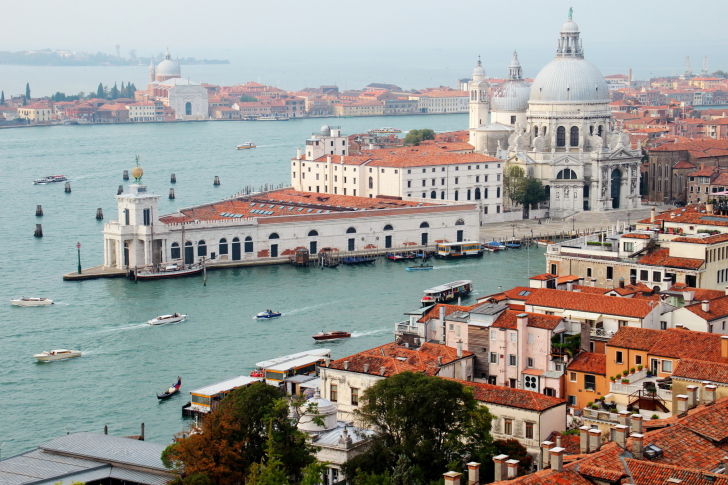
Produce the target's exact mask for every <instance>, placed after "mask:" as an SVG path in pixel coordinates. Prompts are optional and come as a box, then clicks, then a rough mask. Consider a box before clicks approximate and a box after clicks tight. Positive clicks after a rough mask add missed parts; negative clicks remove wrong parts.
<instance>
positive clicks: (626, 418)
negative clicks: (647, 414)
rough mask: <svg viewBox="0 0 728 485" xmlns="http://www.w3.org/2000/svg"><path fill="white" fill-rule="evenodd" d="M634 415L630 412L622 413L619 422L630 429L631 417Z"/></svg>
mask: <svg viewBox="0 0 728 485" xmlns="http://www.w3.org/2000/svg"><path fill="white" fill-rule="evenodd" d="M631 415H632V413H630V412H629V411H620V412H619V417H618V418H617V421H618V422H619V424H621V425H623V426H627V427H629V417H630V416H631Z"/></svg>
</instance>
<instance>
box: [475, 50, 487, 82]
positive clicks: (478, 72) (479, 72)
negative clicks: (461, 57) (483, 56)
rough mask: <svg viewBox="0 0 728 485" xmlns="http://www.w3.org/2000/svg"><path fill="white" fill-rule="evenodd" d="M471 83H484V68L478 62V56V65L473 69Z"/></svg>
mask: <svg viewBox="0 0 728 485" xmlns="http://www.w3.org/2000/svg"><path fill="white" fill-rule="evenodd" d="M473 81H475V82H480V81H485V68H484V67H483V63H482V62H480V56H478V64H476V66H475V69H473Z"/></svg>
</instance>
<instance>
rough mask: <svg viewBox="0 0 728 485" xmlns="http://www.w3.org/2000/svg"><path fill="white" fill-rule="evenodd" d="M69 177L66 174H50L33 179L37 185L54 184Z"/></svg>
mask: <svg viewBox="0 0 728 485" xmlns="http://www.w3.org/2000/svg"><path fill="white" fill-rule="evenodd" d="M66 180H68V178H67V177H66V176H65V175H49V176H47V177H41V178H39V179H35V180H33V184H35V185H45V184H52V183H54V182H65V181H66Z"/></svg>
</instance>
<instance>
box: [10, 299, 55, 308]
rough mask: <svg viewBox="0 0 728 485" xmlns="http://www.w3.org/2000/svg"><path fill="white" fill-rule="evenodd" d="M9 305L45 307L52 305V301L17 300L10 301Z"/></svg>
mask: <svg viewBox="0 0 728 485" xmlns="http://www.w3.org/2000/svg"><path fill="white" fill-rule="evenodd" d="M10 303H11V304H13V305H17V306H46V305H53V300H49V299H48V298H26V297H23V298H18V299H17V300H10Z"/></svg>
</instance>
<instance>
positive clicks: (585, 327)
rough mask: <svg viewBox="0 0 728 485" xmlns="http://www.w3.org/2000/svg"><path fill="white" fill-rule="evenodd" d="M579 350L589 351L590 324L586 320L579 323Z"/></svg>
mask: <svg viewBox="0 0 728 485" xmlns="http://www.w3.org/2000/svg"><path fill="white" fill-rule="evenodd" d="M580 348H581V350H583V351H584V352H591V325H589V324H588V323H586V322H582V323H581V345H580Z"/></svg>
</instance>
